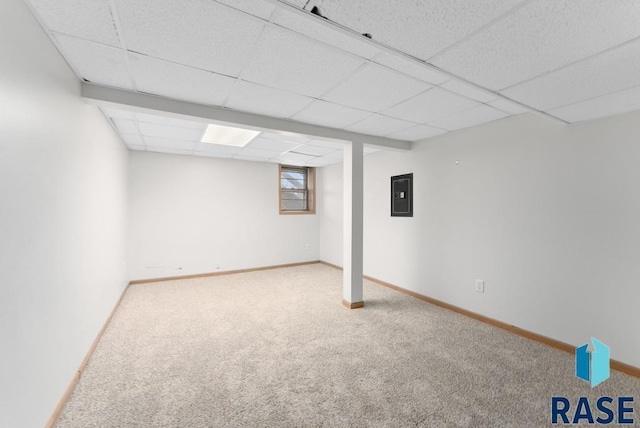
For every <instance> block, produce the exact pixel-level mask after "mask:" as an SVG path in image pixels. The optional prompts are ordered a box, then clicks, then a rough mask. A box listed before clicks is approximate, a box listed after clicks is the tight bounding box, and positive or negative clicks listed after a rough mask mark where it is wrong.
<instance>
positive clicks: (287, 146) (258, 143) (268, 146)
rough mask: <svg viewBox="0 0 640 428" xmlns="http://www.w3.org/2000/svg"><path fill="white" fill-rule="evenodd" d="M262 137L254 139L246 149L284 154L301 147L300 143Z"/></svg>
mask: <svg viewBox="0 0 640 428" xmlns="http://www.w3.org/2000/svg"><path fill="white" fill-rule="evenodd" d="M261 137H262V136H258V137H256V138H254V139H253V140H251V142H250V143H249V144H247V146H246V147H250V148H253V149H260V150H269V151H272V152H277V153H283V152H286V151H288V150H292V149H295V148H296V147H298V146H299V145H300V143H291V142H287V141H278V140H271V139H268V138H261Z"/></svg>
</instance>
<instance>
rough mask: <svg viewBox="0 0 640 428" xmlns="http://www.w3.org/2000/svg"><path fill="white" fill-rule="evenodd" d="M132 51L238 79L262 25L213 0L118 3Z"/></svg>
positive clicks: (120, 0)
mask: <svg viewBox="0 0 640 428" xmlns="http://www.w3.org/2000/svg"><path fill="white" fill-rule="evenodd" d="M115 4H116V8H117V11H118V16H119V18H120V23H121V26H122V31H123V33H124V38H125V41H126V45H127V48H128V49H129V50H131V51H133V52H137V53H142V54H145V55H150V56H153V57H156V58H161V59H165V60H168V61H172V62H176V63H180V64H184V65H188V66H191V67H195V68H200V69H202V70H208V71H214V72H216V73H219V74H224V75H227V76H232V77H236V76H238V75H239V74H240V71H241V70H242V69H243V67H244V66H245V65H246V64H247V62H248V61H249V57H250V54H251V52H252V50H253V47H254V45H255V42H256V40H257V39H258V36H259V35H260V33H261V32H262V30H263V27H264V22H263V21H262V20H260V19H258V18H255V17H253V16H252V15H249V14H246V13H243V12H239V11H237V10H235V9H233V8H230V7H227V6H225V5H222V4H220V3H216V2H214V1H210V0H182V1H179V2H176V1H173V0H153V1H151V0H142V1H130V0H115Z"/></svg>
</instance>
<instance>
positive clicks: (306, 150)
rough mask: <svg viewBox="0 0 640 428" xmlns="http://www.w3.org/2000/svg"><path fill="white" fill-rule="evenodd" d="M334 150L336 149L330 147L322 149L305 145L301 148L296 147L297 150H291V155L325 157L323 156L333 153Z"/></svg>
mask: <svg viewBox="0 0 640 428" xmlns="http://www.w3.org/2000/svg"><path fill="white" fill-rule="evenodd" d="M334 150H335V148H333V147H328V146H324V147H320V146H312V145H310V144H304V145H302V146H300V147H296V148H295V149H293V150H291V151H290V152H289V153H299V154H303V155H309V156H323V155H326V154H327V153H331V152H332V151H334Z"/></svg>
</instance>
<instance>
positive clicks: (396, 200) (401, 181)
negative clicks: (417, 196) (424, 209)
mask: <svg viewBox="0 0 640 428" xmlns="http://www.w3.org/2000/svg"><path fill="white" fill-rule="evenodd" d="M391 216H392V217H413V173H411V174H404V175H396V176H394V177H391Z"/></svg>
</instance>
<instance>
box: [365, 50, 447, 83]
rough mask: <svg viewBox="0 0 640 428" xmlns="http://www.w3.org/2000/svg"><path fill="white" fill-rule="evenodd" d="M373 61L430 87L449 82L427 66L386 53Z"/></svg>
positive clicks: (445, 76) (382, 53)
mask: <svg viewBox="0 0 640 428" xmlns="http://www.w3.org/2000/svg"><path fill="white" fill-rule="evenodd" d="M373 61H375V62H377V63H378V64H382V65H384V66H386V67H389V68H391V69H393V70H396V71H399V72H401V73H404V74H406V75H407V76H411V77H415V78H416V79H419V80H422V81H424V82H427V83H431V84H432V85H439V84H441V83H444V82H446V81H447V80H449V77H448V76H447V75H446V74H442V73H439V72H437V71H435V70H433V69H431V68H429V67H428V66H427V65H423V64H420V63H419V62H418V61H412V60H410V59H408V58H404V57H402V56H400V55H397V54H392V53H389V52H386V51H385V52H381V53H380V54H379V55H378V56H376V57H375V58H374V59H373Z"/></svg>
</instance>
